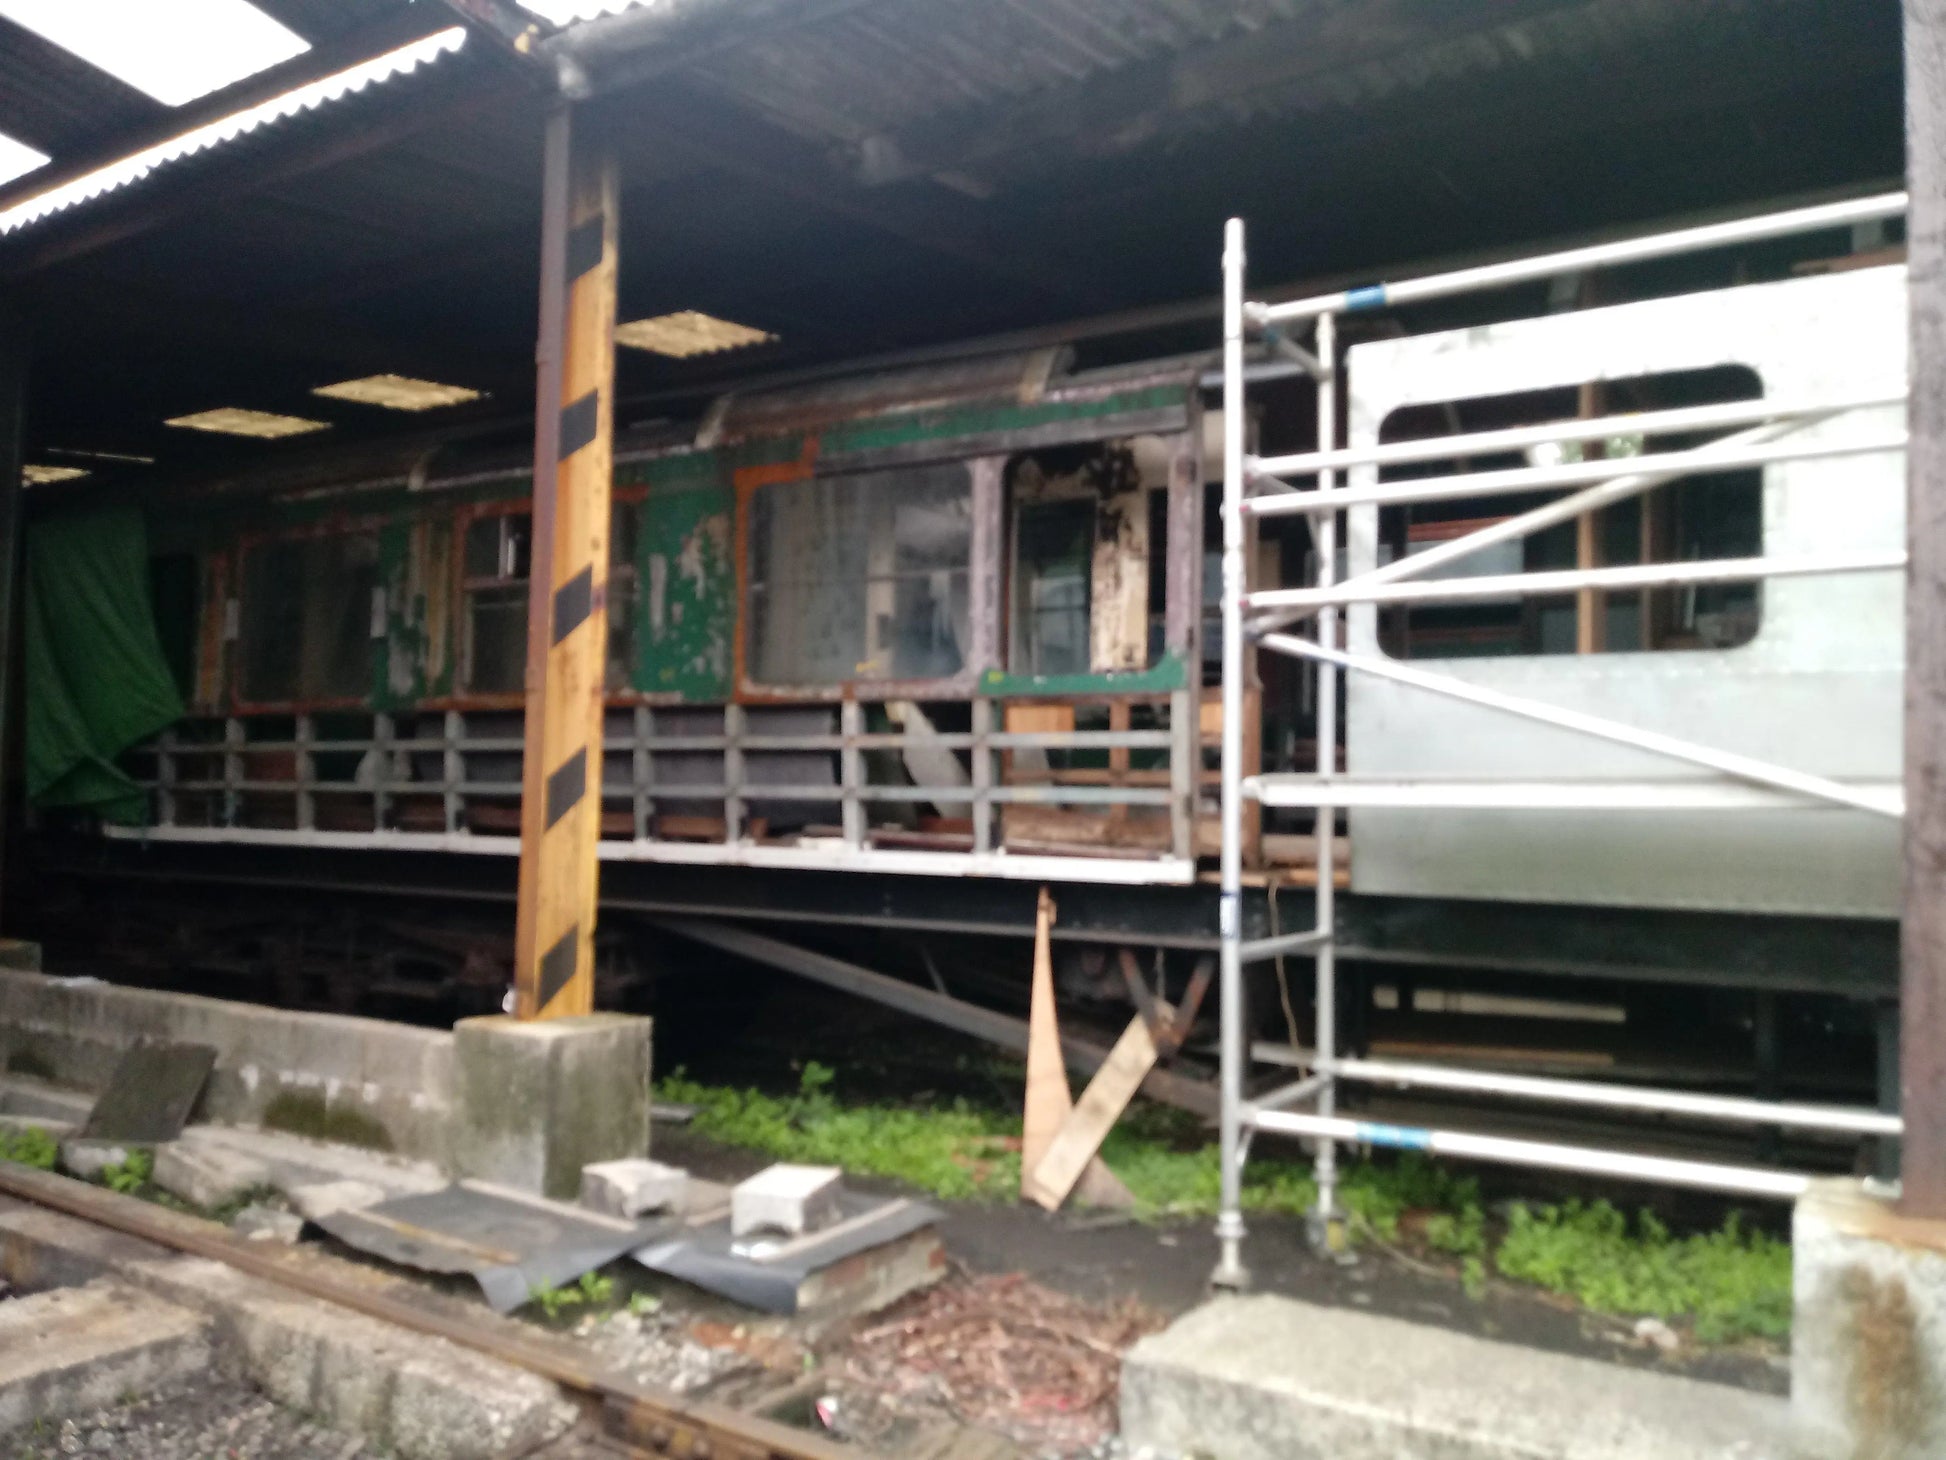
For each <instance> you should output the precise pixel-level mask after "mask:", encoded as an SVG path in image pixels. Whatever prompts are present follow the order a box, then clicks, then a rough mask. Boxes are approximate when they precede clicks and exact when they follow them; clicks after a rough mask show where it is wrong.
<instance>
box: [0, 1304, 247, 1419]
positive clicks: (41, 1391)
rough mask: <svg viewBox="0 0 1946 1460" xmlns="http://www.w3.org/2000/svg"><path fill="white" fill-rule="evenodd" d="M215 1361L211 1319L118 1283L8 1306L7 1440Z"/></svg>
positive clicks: (0, 1361)
mask: <svg viewBox="0 0 1946 1460" xmlns="http://www.w3.org/2000/svg"><path fill="white" fill-rule="evenodd" d="M211 1358H212V1346H211V1342H210V1323H209V1320H208V1319H207V1318H205V1317H204V1316H203V1315H202V1314H200V1313H196V1312H192V1311H190V1310H189V1309H187V1308H183V1307H180V1306H178V1305H176V1304H174V1303H165V1302H161V1301H159V1300H158V1299H156V1298H154V1297H152V1296H150V1295H148V1294H145V1293H139V1292H135V1291H132V1290H131V1289H129V1288H127V1287H124V1286H122V1285H120V1284H118V1283H111V1282H97V1283H91V1284H88V1285H87V1286H84V1287H68V1288H61V1289H58V1290H56V1291H54V1292H48V1293H37V1294H34V1295H32V1296H29V1297H26V1298H22V1299H19V1300H17V1301H14V1302H10V1303H7V1304H5V1305H3V1306H0V1437H4V1436H6V1435H8V1434H10V1433H14V1432H17V1431H19V1430H22V1429H25V1428H26V1427H27V1426H29V1425H31V1424H33V1423H34V1422H35V1421H37V1420H40V1419H45V1418H49V1417H54V1416H61V1417H65V1416H69V1415H78V1414H87V1413H89V1412H90V1411H93V1410H97V1409H101V1408H104V1407H106V1406H108V1405H113V1404H117V1403H119V1402H120V1401H121V1399H122V1396H124V1395H126V1394H130V1393H141V1392H144V1391H147V1390H149V1389H153V1388H155V1387H157V1386H158V1385H162V1384H167V1383H169V1382H171V1381H173V1380H177V1379H186V1378H190V1377H192V1376H195V1375H198V1374H202V1373H204V1372H206V1371H207V1370H208V1368H209V1366H210V1362H211Z"/></svg>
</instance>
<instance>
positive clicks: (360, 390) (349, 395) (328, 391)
mask: <svg viewBox="0 0 1946 1460" xmlns="http://www.w3.org/2000/svg"><path fill="white" fill-rule="evenodd" d="M311 394H312V395H322V396H329V397H330V398H331V399H332V400H348V401H356V402H357V403H358V404H359V405H363V406H383V407H385V409H386V410H388V411H430V410H436V409H437V408H438V407H440V406H459V405H465V404H466V402H468V401H470V400H478V399H479V398H480V392H479V391H477V390H468V389H467V388H466V387H465V386H463V385H441V384H440V383H439V382H438V381H436V380H415V379H413V378H412V377H411V376H410V375H367V376H366V377H364V379H362V380H341V381H339V382H338V383H337V384H336V385H320V386H319V387H318V388H317V389H316V390H314V391H312V392H311Z"/></svg>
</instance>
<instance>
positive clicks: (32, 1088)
mask: <svg viewBox="0 0 1946 1460" xmlns="http://www.w3.org/2000/svg"><path fill="white" fill-rule="evenodd" d="M94 1108H95V1099H94V1096H92V1095H89V1094H87V1093H86V1092H84V1091H81V1090H70V1089H68V1088H67V1087H66V1086H64V1085H56V1084H54V1083H52V1082H51V1081H48V1080H40V1079H35V1078H34V1077H33V1076H31V1075H19V1074H7V1075H0V1113H4V1114H6V1115H15V1116H23V1117H26V1118H28V1119H30V1120H31V1119H34V1118H36V1117H42V1116H44V1117H46V1118H47V1119H49V1120H58V1121H65V1122H67V1123H68V1124H69V1125H72V1126H77V1127H78V1126H81V1125H85V1124H86V1123H87V1120H88V1112H89V1111H91V1110H93V1109H94Z"/></svg>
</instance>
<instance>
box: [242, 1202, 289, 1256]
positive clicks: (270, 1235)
mask: <svg viewBox="0 0 1946 1460" xmlns="http://www.w3.org/2000/svg"><path fill="white" fill-rule="evenodd" d="M230 1230H231V1231H233V1232H235V1233H236V1234H237V1235H238V1236H239V1237H247V1238H248V1239H249V1240H250V1241H252V1242H281V1243H283V1244H284V1245H285V1246H287V1247H288V1246H292V1245H294V1244H295V1243H296V1242H297V1240H298V1239H299V1238H300V1237H302V1236H303V1235H304V1218H302V1217H300V1216H299V1215H298V1214H297V1213H296V1212H280V1211H278V1210H277V1209H276V1208H275V1207H259V1206H248V1207H245V1208H244V1209H243V1210H242V1211H240V1212H238V1213H237V1214H236V1219H235V1220H234V1221H232V1222H231V1223H230Z"/></svg>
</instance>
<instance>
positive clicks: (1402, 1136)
mask: <svg viewBox="0 0 1946 1460" xmlns="http://www.w3.org/2000/svg"><path fill="white" fill-rule="evenodd" d="M1358 1139H1359V1140H1361V1141H1363V1142H1364V1143H1365V1144H1366V1145H1368V1146H1391V1147H1393V1148H1394V1149H1396V1150H1400V1151H1430V1150H1431V1149H1432V1132H1431V1131H1429V1130H1421V1129H1420V1128H1419V1127H1418V1126H1416V1125H1373V1124H1371V1123H1369V1122H1367V1121H1362V1120H1361V1121H1359V1122H1358Z"/></svg>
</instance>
